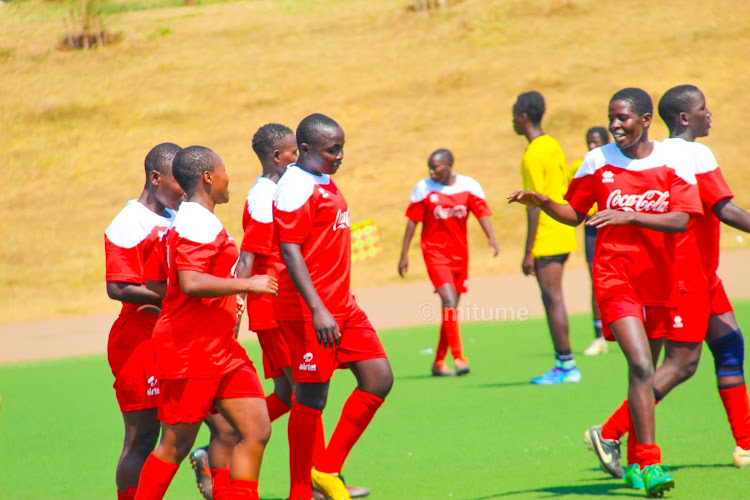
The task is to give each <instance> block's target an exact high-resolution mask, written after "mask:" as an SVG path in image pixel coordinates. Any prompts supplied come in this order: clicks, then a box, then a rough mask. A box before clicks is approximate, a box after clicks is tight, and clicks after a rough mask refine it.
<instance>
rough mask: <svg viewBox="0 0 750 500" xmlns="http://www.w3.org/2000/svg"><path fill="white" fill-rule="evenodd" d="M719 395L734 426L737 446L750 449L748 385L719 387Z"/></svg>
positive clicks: (731, 424) (733, 431) (733, 432)
mask: <svg viewBox="0 0 750 500" xmlns="http://www.w3.org/2000/svg"><path fill="white" fill-rule="evenodd" d="M719 396H721V402H722V403H724V409H725V410H726V412H727V420H729V425H730V426H731V427H732V435H733V436H734V440H735V442H736V443H737V446H739V447H740V448H742V449H743V450H750V400H748V396H747V385H745V384H742V385H738V386H735V387H728V388H726V389H719Z"/></svg>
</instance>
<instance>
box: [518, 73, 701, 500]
mask: <svg viewBox="0 0 750 500" xmlns="http://www.w3.org/2000/svg"><path fill="white" fill-rule="evenodd" d="M652 116H653V103H652V101H651V97H650V96H649V95H648V94H647V93H646V92H644V91H643V90H641V89H636V88H626V89H623V90H620V91H619V92H617V93H616V94H615V95H614V96H613V97H612V99H611V100H610V103H609V130H610V132H611V133H612V136H613V138H614V141H615V142H614V144H608V145H605V146H603V147H601V148H597V149H595V150H593V151H591V152H589V153H588V154H587V155H586V156H585V157H584V160H583V164H582V165H581V168H580V169H579V170H578V173H577V174H576V176H575V178H574V179H573V181H572V182H571V184H570V187H569V189H568V192H567V194H566V196H565V198H566V200H567V201H568V202H569V203H570V205H563V204H559V203H555V202H553V201H552V200H550V199H549V198H547V197H545V196H541V195H539V194H538V193H535V192H533V191H516V192H514V193H513V194H511V195H510V196H509V197H508V199H509V202H519V203H523V204H524V205H530V206H537V207H540V208H541V209H542V210H544V211H545V212H546V213H547V214H549V215H550V216H551V217H553V218H554V219H555V220H558V221H560V222H562V223H565V224H569V225H572V226H575V225H578V224H580V223H581V222H583V220H584V218H585V217H586V213H587V212H588V210H589V209H590V208H591V206H592V205H593V204H594V203H595V202H596V203H598V206H599V208H600V211H599V212H597V213H596V214H594V215H593V216H592V217H591V219H590V220H589V221H588V222H587V224H590V225H593V226H595V227H597V228H598V229H599V234H598V235H597V239H596V251H595V255H596V258H595V260H594V291H595V294H596V298H597V301H598V302H599V306H600V309H601V313H602V324H603V327H604V335H605V338H607V339H608V340H613V339H616V340H617V342H618V343H619V344H620V347H621V349H622V351H623V353H624V354H625V357H626V359H627V361H628V367H629V388H628V396H629V401H630V414H631V417H632V420H633V422H634V424H635V429H636V434H637V438H638V443H639V444H638V445H636V447H635V450H634V452H635V456H634V460H635V461H636V463H637V466H638V469H639V472H641V471H642V476H643V480H644V482H645V488H646V493H647V494H648V495H649V496H652V495H658V494H660V493H661V492H663V491H667V490H669V489H671V488H672V487H673V486H674V479H673V478H672V477H671V476H670V475H669V474H667V473H666V472H665V471H664V469H663V467H662V466H661V451H660V449H659V446H658V445H656V444H655V435H656V432H655V430H656V425H655V418H654V360H653V359H652V352H651V348H650V345H649V338H654V337H660V336H663V334H664V332H665V331H668V330H669V329H670V328H671V327H672V323H671V321H672V320H674V312H675V309H676V307H677V304H678V300H679V289H678V287H677V286H676V283H677V276H676V269H675V265H674V261H675V238H674V236H673V235H672V234H670V233H678V232H682V231H684V230H685V228H686V227H687V224H688V221H689V220H690V214H701V213H702V210H701V204H700V199H699V197H698V189H697V186H696V181H695V176H694V175H693V173H692V172H691V171H690V168H689V164H683V163H682V162H681V160H682V158H678V159H677V161H675V159H673V158H671V157H670V156H669V154H670V152H671V150H670V148H667V147H665V146H664V145H662V144H660V143H656V142H652V141H649V140H648V129H649V126H650V125H651V119H652Z"/></svg>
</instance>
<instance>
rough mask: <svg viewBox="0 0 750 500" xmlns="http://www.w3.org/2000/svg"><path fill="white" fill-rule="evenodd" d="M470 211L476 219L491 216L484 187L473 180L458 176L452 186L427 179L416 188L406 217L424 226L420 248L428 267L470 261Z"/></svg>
mask: <svg viewBox="0 0 750 500" xmlns="http://www.w3.org/2000/svg"><path fill="white" fill-rule="evenodd" d="M469 212H471V213H473V214H474V216H475V217H476V218H477V219H479V218H481V217H489V216H490V215H492V212H491V211H490V208H489V206H487V200H486V199H485V197H484V191H482V186H480V185H479V183H478V182H477V181H475V180H474V179H472V178H471V177H466V176H464V175H456V182H455V183H454V184H453V185H451V186H446V185H445V184H440V183H437V182H435V181H433V180H432V179H430V178H427V179H422V180H421V181H419V182H418V183H417V185H416V186H414V190H413V191H412V192H411V199H410V203H409V208H407V209H406V216H407V217H408V218H409V219H410V220H412V221H414V222H421V223H422V225H423V227H422V240H421V246H422V252H423V253H424V260H425V262H426V263H427V265H428V266H430V267H434V266H450V265H455V264H456V263H466V262H468V259H469V247H468V244H467V242H466V220H467V218H468V217H469Z"/></svg>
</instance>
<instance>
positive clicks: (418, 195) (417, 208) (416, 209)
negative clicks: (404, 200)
mask: <svg viewBox="0 0 750 500" xmlns="http://www.w3.org/2000/svg"><path fill="white" fill-rule="evenodd" d="M426 199H427V193H426V189H425V188H424V186H423V182H418V183H417V185H416V186H414V189H412V191H411V196H410V197H409V206H408V207H407V208H406V217H407V218H408V219H409V220H411V221H413V222H417V223H419V222H423V221H424V214H425V210H426V207H425V200H426Z"/></svg>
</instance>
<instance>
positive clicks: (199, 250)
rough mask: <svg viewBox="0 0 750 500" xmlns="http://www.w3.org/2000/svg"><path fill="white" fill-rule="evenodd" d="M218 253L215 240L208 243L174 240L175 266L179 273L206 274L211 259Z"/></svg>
mask: <svg viewBox="0 0 750 500" xmlns="http://www.w3.org/2000/svg"><path fill="white" fill-rule="evenodd" d="M218 251H219V245H218V243H217V241H216V240H214V241H212V242H210V243H198V242H196V241H192V240H189V239H187V238H181V237H178V238H176V241H175V248H174V253H175V265H176V266H177V269H178V270H179V271H198V272H200V273H206V272H208V269H209V267H210V265H211V262H212V260H213V258H214V257H215V256H216V255H217V253H218Z"/></svg>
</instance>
